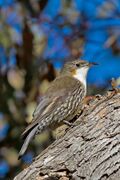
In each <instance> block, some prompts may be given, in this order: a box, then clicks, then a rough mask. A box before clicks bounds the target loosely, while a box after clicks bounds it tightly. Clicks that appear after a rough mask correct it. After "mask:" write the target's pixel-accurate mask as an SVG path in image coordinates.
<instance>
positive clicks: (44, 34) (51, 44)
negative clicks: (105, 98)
mask: <svg viewBox="0 0 120 180" xmlns="http://www.w3.org/2000/svg"><path fill="white" fill-rule="evenodd" d="M79 57H81V58H82V59H86V60H88V61H93V62H97V63H99V66H97V67H96V68H93V69H91V70H90V72H89V74H88V86H89V92H88V94H96V93H101V94H103V93H104V92H105V91H106V90H107V89H109V88H110V87H111V86H110V81H111V79H112V78H113V77H114V78H115V79H116V81H115V83H116V85H119V84H120V0H87V1H85V0H0V179H12V178H13V177H14V176H15V175H16V174H17V173H18V172H20V171H21V170H22V169H23V168H25V167H26V166H28V165H29V163H31V161H32V159H33V157H35V155H36V154H38V153H39V152H40V151H42V150H43V149H44V148H46V147H47V146H48V145H49V144H50V143H51V142H52V141H53V139H54V133H53V134H52V133H51V132H45V133H44V134H43V135H41V136H39V137H38V138H36V139H35V140H34V141H32V142H31V145H30V146H29V148H28V151H27V153H26V154H25V155H24V157H23V158H22V160H21V161H18V160H17V157H18V152H19V150H20V147H21V145H22V140H21V139H20V135H21V133H22V132H23V130H24V128H25V127H26V126H27V123H29V122H30V121H31V119H32V113H33V111H34V108H35V107H36V105H37V103H38V102H39V99H40V97H41V96H42V94H43V93H44V91H45V90H46V88H47V87H48V86H49V84H50V83H51V81H52V80H53V79H54V78H55V77H56V75H57V74H58V73H59V71H60V69H61V67H62V66H63V64H64V62H65V61H67V60H70V59H73V58H79Z"/></svg>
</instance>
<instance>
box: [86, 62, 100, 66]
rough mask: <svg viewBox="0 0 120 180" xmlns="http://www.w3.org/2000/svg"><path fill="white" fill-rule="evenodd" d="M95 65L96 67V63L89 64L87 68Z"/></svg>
mask: <svg viewBox="0 0 120 180" xmlns="http://www.w3.org/2000/svg"><path fill="white" fill-rule="evenodd" d="M96 65H98V63H95V62H90V63H89V65H88V66H89V67H91V66H96Z"/></svg>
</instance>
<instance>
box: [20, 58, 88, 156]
mask: <svg viewBox="0 0 120 180" xmlns="http://www.w3.org/2000/svg"><path fill="white" fill-rule="evenodd" d="M89 67H90V63H88V62H86V61H80V60H76V61H73V62H69V63H66V64H65V66H64V68H63V70H62V71H61V74H60V76H58V77H57V78H56V79H55V80H54V81H53V82H52V83H51V85H50V87H49V88H48V90H47V91H46V93H45V94H44V96H43V97H42V98H41V100H40V103H39V105H38V106H37V108H36V109H35V111H34V113H33V120H32V122H31V123H30V124H29V125H28V127H27V128H26V129H25V131H24V132H23V134H22V137H23V139H24V140H25V141H24V144H23V146H22V148H21V150H20V153H19V158H20V157H21V156H22V155H23V154H24V153H25V151H26V149H27V147H28V144H29V142H30V140H31V139H32V138H33V137H34V136H35V135H37V134H39V133H41V132H42V131H44V130H45V129H46V128H48V127H49V128H55V127H56V126H59V125H60V124H62V123H64V121H70V120H72V119H73V117H74V116H75V115H76V114H77V112H78V110H79V109H80V106H81V105H82V100H83V98H84V97H85V95H86V75H87V71H88V69H89ZM80 70H81V71H80ZM77 73H78V75H77Z"/></svg>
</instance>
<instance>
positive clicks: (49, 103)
mask: <svg viewBox="0 0 120 180" xmlns="http://www.w3.org/2000/svg"><path fill="white" fill-rule="evenodd" d="M66 81H67V82H68V81H69V83H68V84H65V83H66ZM63 82H64V83H63ZM71 86H72V87H71ZM74 89H76V82H75V80H74V79H73V78H70V77H69V78H67V77H63V78H59V80H58V79H57V80H55V81H54V83H53V84H52V85H51V86H50V88H48V90H47V92H46V94H45V95H44V96H43V97H42V99H41V101H40V103H39V104H38V106H37V108H36V109H35V111H34V113H33V120H32V122H31V123H30V124H29V125H28V127H27V128H26V129H25V131H24V132H23V134H22V136H23V138H24V137H26V135H27V134H28V133H29V132H30V131H31V130H32V129H33V128H34V127H35V126H36V125H38V123H40V121H41V120H43V119H45V117H48V116H49V115H50V114H51V112H53V110H54V111H55V110H56V109H57V108H58V107H60V106H61V104H63V102H64V101H65V100H66V98H67V97H68V94H69V95H70V94H71V95H72V92H73V90H74Z"/></svg>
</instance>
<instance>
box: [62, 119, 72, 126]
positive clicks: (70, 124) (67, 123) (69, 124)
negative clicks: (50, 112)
mask: <svg viewBox="0 0 120 180" xmlns="http://www.w3.org/2000/svg"><path fill="white" fill-rule="evenodd" d="M63 122H64V123H65V124H66V125H67V126H69V127H73V126H74V125H73V123H70V122H68V121H66V120H64V121H63Z"/></svg>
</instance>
